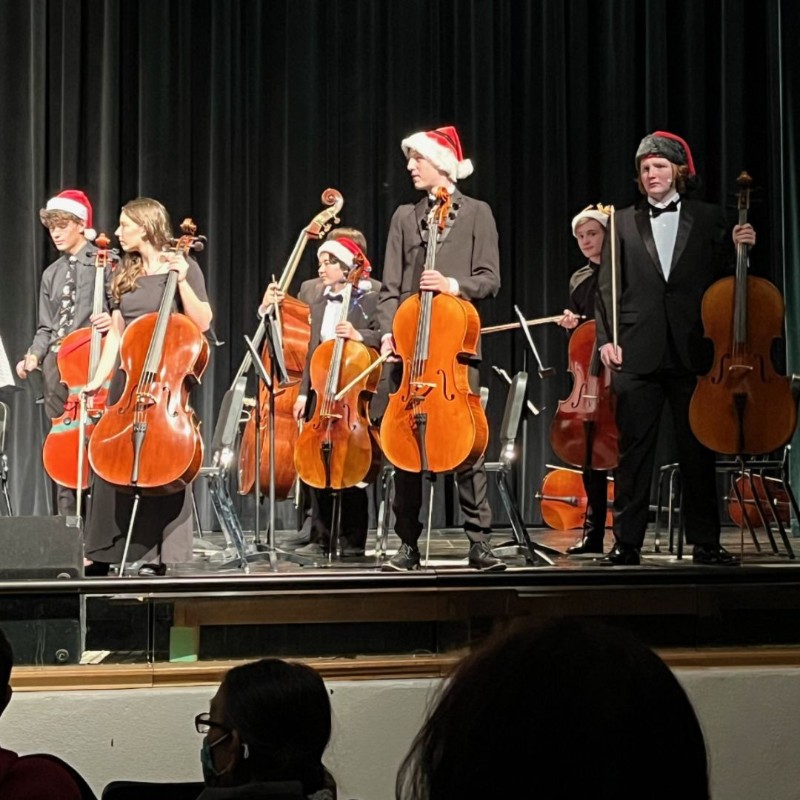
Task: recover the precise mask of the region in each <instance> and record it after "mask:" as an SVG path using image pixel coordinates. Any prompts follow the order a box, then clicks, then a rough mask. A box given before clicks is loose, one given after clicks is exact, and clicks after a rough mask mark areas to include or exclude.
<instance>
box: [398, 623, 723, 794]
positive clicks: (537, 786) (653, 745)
mask: <svg viewBox="0 0 800 800" xmlns="http://www.w3.org/2000/svg"><path fill="white" fill-rule="evenodd" d="M493 755H494V756H496V758H494V757H493ZM654 758H657V759H658V761H659V763H662V764H664V765H666V767H665V769H663V770H659V772H658V775H655V774H654V773H653V772H652V766H653V763H654V761H653V759H654ZM396 794H397V797H398V798H403V799H405V798H413V800H452V798H458V800H472V798H475V799H476V800H477V798H482V799H485V798H487V797H524V796H535V797H537V798H542V800H556V798H558V800H568V798H575V797H582V796H586V797H592V798H600V799H602V800H605V798H609V799H610V798H614V800H629V799H630V800H633V799H634V798H637V800H638V798H641V797H645V796H646V797H648V798H650V799H657V800H661V799H662V798H663V799H664V800H666V799H667V798H669V800H674V799H675V798H678V797H680V798H681V800H707V798H708V796H709V795H708V774H707V757H706V749H705V742H704V740H703V734H702V731H701V729H700V725H699V723H698V721H697V717H696V715H695V713H694V710H693V708H692V706H691V703H690V702H689V699H688V698H687V696H686V693H685V692H684V690H683V689H682V688H681V686H680V684H679V683H678V681H677V680H676V678H675V676H674V675H673V674H672V673H671V672H670V670H669V668H668V667H667V666H666V665H665V664H664V662H663V661H661V659H660V658H659V657H658V656H657V655H655V653H653V652H652V651H651V650H649V649H648V648H647V647H645V646H644V645H642V644H641V643H640V642H638V641H637V640H636V639H634V638H633V637H632V636H630V635H629V634H627V633H625V632H623V631H619V630H616V629H613V628H610V627H606V626H602V625H599V624H593V623H589V622H582V621H581V622H579V621H574V620H564V621H561V622H558V623H556V624H554V625H553V626H552V627H550V628H548V629H546V630H544V631H538V630H534V629H532V628H528V629H525V630H523V631H519V632H517V633H512V634H511V635H509V636H507V637H505V638H503V639H501V640H500V641H497V642H495V643H493V644H490V645H489V646H488V647H486V648H484V649H482V650H480V651H478V652H476V653H474V654H472V655H470V656H468V657H467V658H466V659H465V660H464V661H463V662H462V663H461V664H460V665H459V666H458V667H457V669H456V671H455V673H454V675H453V677H452V680H451V681H450V682H449V683H448V684H447V686H446V687H445V688H444V690H443V692H442V694H441V697H440V699H439V701H438V702H437V703H436V706H435V707H434V708H433V710H432V712H431V713H430V716H429V718H428V720H427V721H426V723H425V725H424V726H423V728H422V730H421V731H420V733H419V734H418V735H417V738H416V739H415V741H414V743H413V745H412V748H411V751H410V752H409V754H408V755H407V756H406V759H405V760H404V762H403V764H402V765H401V767H400V772H399V773H398V777H397V786H396Z"/></svg>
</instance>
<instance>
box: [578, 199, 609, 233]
mask: <svg viewBox="0 0 800 800" xmlns="http://www.w3.org/2000/svg"><path fill="white" fill-rule="evenodd" d="M586 219H596V220H597V221H598V222H599V223H600V224H601V225H602V226H603V227H604V228H606V227H608V213H607V212H606V211H601V210H600V209H599V208H595V207H594V206H587V207H586V208H584V209H583V211H579V212H578V213H577V214H576V215H575V216H574V217H573V218H572V235H573V236H574V237H576V238H577V236H578V232H577V227H578V223H580V222H582V221H585V220H586Z"/></svg>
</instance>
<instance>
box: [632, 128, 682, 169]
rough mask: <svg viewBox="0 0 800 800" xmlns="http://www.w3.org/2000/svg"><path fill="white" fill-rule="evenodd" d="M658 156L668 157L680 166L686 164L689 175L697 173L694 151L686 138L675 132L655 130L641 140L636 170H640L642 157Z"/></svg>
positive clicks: (637, 151) (637, 152)
mask: <svg viewBox="0 0 800 800" xmlns="http://www.w3.org/2000/svg"><path fill="white" fill-rule="evenodd" d="M653 156H658V157H661V158H666V159H667V161H671V162H672V163H673V164H677V165H678V166H679V167H683V166H685V167H686V168H687V170H688V172H689V177H694V176H695V175H696V174H697V173H696V172H695V168H694V160H693V159H692V151H691V150H690V149H689V145H688V144H687V143H686V140H685V139H681V137H680V136H678V135H677V134H675V133H669V132H668V131H653V133H648V134H647V136H645V137H644V139H642V141H641V142H639V147H638V148H637V150H636V172H637V174H638V172H639V165H640V164H641V163H642V159H645V158H650V157H653Z"/></svg>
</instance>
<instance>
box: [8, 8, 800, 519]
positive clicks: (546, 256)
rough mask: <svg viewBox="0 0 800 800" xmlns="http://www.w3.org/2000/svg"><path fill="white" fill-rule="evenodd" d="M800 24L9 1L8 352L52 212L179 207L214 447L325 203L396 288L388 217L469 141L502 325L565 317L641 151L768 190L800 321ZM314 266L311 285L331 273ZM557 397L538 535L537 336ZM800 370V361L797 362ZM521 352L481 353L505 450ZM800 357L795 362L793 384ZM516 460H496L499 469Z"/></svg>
mask: <svg viewBox="0 0 800 800" xmlns="http://www.w3.org/2000/svg"><path fill="white" fill-rule="evenodd" d="M799 22H800V20H798V9H797V6H796V4H795V3H794V2H793V0H766V2H760V3H752V2H751V3H748V2H745V0H708V1H707V2H699V1H698V0H671V1H670V2H667V1H666V0H592V1H591V2H590V1H589V0H563V1H562V0H541V2H519V0H424V2H423V0H381V2H373V1H372V0H284V1H283V2H279V0H270V2H260V1H259V0H216V1H215V0H125V2H104V0H2V2H0V103H2V110H3V111H2V130H3V135H2V147H0V183H1V184H2V186H3V187H4V191H3V193H2V195H0V226H2V233H3V245H4V247H3V250H4V253H5V259H6V267H5V270H4V273H5V290H4V291H3V292H2V293H0V308H2V317H0V334H2V337H3V341H4V343H5V346H6V349H7V351H8V354H9V356H10V358H11V360H12V363H13V362H15V361H16V360H17V359H18V358H19V357H20V356H21V355H22V354H23V353H24V352H25V349H26V347H27V345H28V343H29V342H30V339H31V337H32V335H33V332H34V329H35V326H36V296H37V291H38V285H39V278H40V275H41V272H42V269H43V268H44V266H46V264H47V263H49V262H50V261H52V260H53V258H54V257H55V254H54V251H53V249H52V247H51V246H50V244H49V240H48V237H47V234H46V231H45V230H44V228H43V227H42V226H41V225H40V223H39V221H38V217H37V211H38V209H39V208H41V207H42V205H43V203H44V201H45V200H46V199H47V198H48V197H49V196H51V195H52V194H54V193H56V192H57V191H59V190H60V189H61V188H63V187H68V186H69V187H80V188H83V189H85V190H86V191H87V193H88V194H89V195H90V197H91V198H92V200H93V201H94V205H95V220H96V221H95V227H96V228H97V229H98V230H105V231H107V232H109V233H111V232H113V230H114V228H115V226H116V219H117V215H118V211H119V207H120V205H121V204H123V203H124V202H125V201H127V200H129V199H131V198H133V197H135V196H137V195H149V196H153V197H156V198H158V199H160V200H161V201H162V202H163V203H164V204H165V205H166V206H167V208H168V209H169V210H170V212H171V214H172V216H173V221H174V222H175V223H178V222H180V220H181V219H182V218H183V217H184V216H186V215H192V216H193V217H194V218H195V219H196V220H197V222H198V223H199V226H200V231H201V232H202V233H205V234H206V235H207V236H208V247H207V249H206V251H205V253H204V254H203V255H202V256H201V266H202V267H203V269H204V271H205V274H206V278H207V282H208V287H209V293H210V296H211V298H212V303H213V307H214V311H215V321H214V328H215V330H216V333H217V335H218V336H219V338H220V339H222V340H224V341H225V342H226V344H225V346H223V347H219V348H216V349H215V351H214V353H213V358H212V362H211V365H210V367H209V369H208V371H207V373H206V376H205V378H204V385H203V387H202V388H201V390H200V393H199V394H198V396H197V397H196V401H195V404H196V406H197V408H198V411H199V413H200V415H201V417H202V418H203V419H204V420H205V425H206V432H207V434H209V435H210V431H211V429H212V428H213V421H214V418H215V411H216V409H217V407H218V404H219V401H220V398H221V396H222V393H223V392H224V390H225V389H226V388H227V386H228V383H229V381H230V379H231V376H232V374H233V372H234V371H235V369H236V367H237V366H238V364H239V362H240V360H241V357H242V355H243V352H244V346H243V343H242V336H243V334H245V333H249V332H252V331H253V329H254V327H255V309H256V306H257V305H258V299H259V297H260V294H261V292H262V290H263V287H264V286H265V284H266V283H267V282H268V279H269V277H270V276H271V275H272V274H276V275H277V274H279V273H280V272H281V270H282V267H283V265H284V263H285V261H286V259H287V257H288V254H289V252H290V250H291V248H292V245H293V243H294V241H295V240H296V238H297V236H298V234H299V232H300V230H301V228H302V227H303V226H305V225H306V224H307V223H308V222H309V221H310V219H311V218H312V217H313V216H314V215H315V214H316V213H317V212H318V211H319V210H320V209H321V207H322V206H321V203H320V200H319V196H320V193H321V192H322V190H323V189H324V188H325V187H327V186H333V187H336V188H338V189H339V190H340V191H341V192H342V193H343V195H344V197H345V207H344V211H343V213H342V223H343V224H346V225H353V226H356V227H359V228H362V229H363V230H364V231H365V232H366V234H367V238H368V241H369V249H370V254H371V256H372V257H373V262H374V263H375V264H376V265H377V266H376V275H377V277H380V272H381V269H380V264H381V256H382V251H383V246H384V240H385V236H386V231H387V226H388V221H389V218H390V216H391V213H392V211H393V209H394V208H395V207H396V206H397V205H398V204H399V203H400V202H403V201H407V200H409V199H413V197H414V191H413V188H412V186H411V184H410V181H409V179H408V176H407V174H406V172H405V163H404V159H403V156H402V154H401V151H400V140H401V138H402V137H403V136H405V135H407V134H409V133H411V132H413V131H416V130H421V129H428V128H431V127H435V126H437V125H441V124H449V123H453V124H455V125H456V126H457V127H458V129H459V130H460V132H461V134H462V138H463V144H464V150H465V154H466V155H467V156H469V157H471V158H472V159H473V162H474V164H475V174H474V176H473V177H471V178H469V179H468V180H466V181H464V182H463V189H464V191H466V192H467V194H472V195H474V196H477V197H480V198H482V199H484V200H486V201H488V202H489V203H490V204H491V206H492V208H493V209H494V212H495V215H496V217H497V221H498V226H499V230H500V241H501V257H502V269H503V288H502V290H501V292H500V294H499V296H498V297H497V298H496V299H495V300H492V301H490V302H487V303H485V304H484V310H483V315H484V322H485V323H486V324H488V323H495V322H503V321H508V320H511V319H513V316H512V306H513V304H514V303H517V304H519V305H520V307H521V308H522V309H523V310H524V312H525V313H526V314H527V315H528V316H529V317H538V316H544V315H550V314H554V313H557V312H559V311H560V310H561V309H562V308H563V307H564V305H565V302H566V298H567V284H568V277H569V275H570V274H571V272H572V270H573V269H575V268H577V267H578V266H580V264H581V256H580V253H579V252H578V250H577V248H576V246H575V244H574V240H573V239H572V237H571V234H570V229H569V221H570V219H571V217H572V215H573V214H574V213H576V212H577V211H578V210H580V209H581V208H583V207H584V206H585V205H586V204H587V203H590V202H598V201H602V202H606V203H614V204H616V205H617V206H618V207H622V206H624V205H626V204H627V203H629V202H630V201H631V200H633V199H634V198H635V187H634V183H633V178H634V165H633V154H634V152H635V149H636V146H637V144H638V142H639V139H640V138H641V137H642V135H644V134H645V133H646V132H649V131H651V130H655V129H666V130H671V131H674V132H677V133H679V134H681V135H683V136H684V137H685V138H686V139H687V140H688V141H689V143H690V144H691V146H692V149H693V152H694V157H695V160H696V162H697V164H698V168H699V172H700V174H701V175H702V177H703V181H704V193H705V196H706V198H707V199H711V200H714V201H717V202H720V203H725V204H728V203H729V201H730V197H729V193H730V191H731V190H732V189H733V188H734V180H735V178H736V176H737V175H738V173H739V172H740V170H742V169H745V168H746V169H747V170H749V171H750V172H751V174H752V175H753V176H754V178H755V181H756V184H757V185H759V186H761V187H763V192H762V200H763V203H762V204H761V205H760V206H758V207H756V209H754V211H753V214H752V218H753V221H754V223H755V224H756V225H757V227H758V230H759V246H758V247H757V248H756V250H755V251H754V253H753V261H754V267H755V268H756V269H757V270H759V271H760V272H761V274H764V275H766V276H767V277H769V278H771V279H772V280H773V281H775V282H776V283H777V284H778V285H779V286H780V287H781V288H782V290H783V291H784V292H785V294H786V295H787V297H788V299H789V302H790V314H794V315H795V316H796V314H797V311H798V306H799V305H800V285H799V284H800V281H798V277H797V274H796V269H795V268H794V265H795V264H796V263H797V257H798V251H799V250H800V242H798V231H797V223H796V220H797V217H798V192H797V175H798V165H797V162H796V157H795V150H794V147H795V142H796V140H797V134H798V121H797V116H798V113H799V111H798V109H800V104H798V103H797V89H796V86H797V83H798V81H800V64H799V63H798V56H797V53H798V47H797V45H796V43H795V42H794V41H793V38H794V37H793V35H792V34H791V32H793V31H797V30H798V29H800V26H799V25H798V23H799ZM313 249H314V248H313V247H310V248H309V249H308V252H307V254H306V256H305V259H304V261H303V264H302V266H301V268H300V271H299V274H298V276H297V281H298V282H299V281H300V280H302V279H304V278H306V277H308V276H310V275H312V274H314V260H313V257H312V251H313ZM535 337H536V341H537V344H538V345H539V347H540V349H541V352H542V355H543V360H544V361H545V362H546V365H552V366H555V367H556V369H557V370H558V376H557V377H556V378H554V379H551V380H548V381H546V382H544V381H540V380H539V379H538V378H535V377H534V378H532V382H531V397H532V399H533V400H534V402H536V403H537V405H545V406H546V407H547V409H548V411H547V413H545V414H543V415H542V416H541V417H539V418H536V419H532V420H531V422H530V427H529V449H528V460H527V466H528V473H527V486H526V489H527V497H528V500H527V503H526V509H525V510H526V516H527V517H528V518H529V519H535V518H536V515H537V513H538V512H537V510H536V508H535V503H534V499H533V491H534V489H535V485H536V483H537V482H538V481H539V479H540V478H541V476H542V474H543V471H544V464H545V463H546V462H547V461H549V460H551V458H552V455H551V452H550V448H549V443H548V427H549V418H550V414H551V413H552V412H553V411H554V410H555V408H556V404H557V401H558V399H559V398H562V397H564V396H566V394H567V392H568V387H569V379H568V377H567V375H566V338H565V335H564V334H563V332H562V331H561V330H560V329H558V328H556V327H555V326H551V327H550V328H547V329H542V328H539V329H537V331H536V333H535ZM798 346H800V340H798V334H797V333H796V331H795V332H793V334H792V338H791V339H790V341H789V355H790V356H794V355H795V354H796V352H797V348H798ZM523 352H524V347H523V341H522V339H521V337H520V335H519V334H497V335H494V336H493V337H491V338H489V337H487V339H486V341H485V344H484V354H485V362H486V364H485V375H484V382H485V383H486V384H487V385H489V386H490V387H491V400H490V405H489V410H490V416H491V418H492V420H493V430H494V431H496V428H497V423H498V419H499V417H500V415H501V413H502V405H503V399H504V396H505V389H504V387H503V386H502V385H501V384H500V383H499V382H498V380H497V379H496V378H494V376H493V375H492V373H491V370H490V369H489V366H490V365H491V364H498V365H501V366H503V367H505V368H506V369H508V370H509V372H513V371H514V370H516V369H519V368H520V367H521V365H522V358H523ZM791 363H792V359H791V358H790V366H791ZM34 399H35V393H34V392H33V391H32V390H31V388H30V387H29V386H25V387H24V391H22V392H17V393H16V395H15V396H14V398H13V404H12V405H13V428H12V430H11V435H10V439H9V443H8V446H7V450H8V452H9V458H10V463H11V475H12V477H11V485H12V490H13V500H14V502H15V505H16V510H17V511H18V512H19V513H33V512H37V513H43V512H45V511H46V500H47V488H46V482H45V480H44V477H43V475H42V472H41V469H40V457H39V452H40V444H41V440H42V436H43V434H44V432H45V421H44V420H43V419H42V418H41V412H40V411H39V407H37V406H35V405H34V403H33V401H34ZM496 448H497V444H496V442H492V443H491V444H490V456H492V457H493V456H494V455H495V454H496V452H495V451H496Z"/></svg>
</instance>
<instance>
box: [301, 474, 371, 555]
mask: <svg viewBox="0 0 800 800" xmlns="http://www.w3.org/2000/svg"><path fill="white" fill-rule="evenodd" d="M307 488H308V492H309V497H310V500H311V534H310V539H311V541H312V542H316V543H317V544H319V545H321V546H322V547H323V548H325V549H327V548H328V547H329V545H330V541H331V527H332V521H333V492H330V491H327V490H325V489H314V488H312V487H310V486H309V487H307ZM341 496H342V499H341V508H342V515H341V521H342V527H341V529H340V531H339V535H340V536H342V537H344V538H345V539H347V542H348V544H350V545H351V546H353V547H364V545H365V544H366V543H367V526H368V525H369V500H368V497H367V490H366V489H362V488H359V487H356V486H354V487H352V488H350V489H344V490H343V491H342V492H341Z"/></svg>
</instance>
